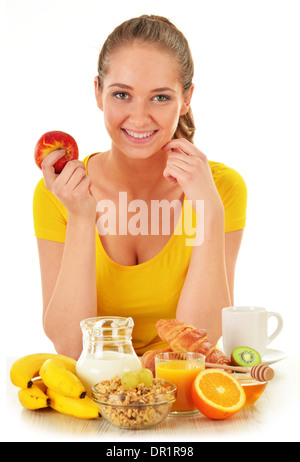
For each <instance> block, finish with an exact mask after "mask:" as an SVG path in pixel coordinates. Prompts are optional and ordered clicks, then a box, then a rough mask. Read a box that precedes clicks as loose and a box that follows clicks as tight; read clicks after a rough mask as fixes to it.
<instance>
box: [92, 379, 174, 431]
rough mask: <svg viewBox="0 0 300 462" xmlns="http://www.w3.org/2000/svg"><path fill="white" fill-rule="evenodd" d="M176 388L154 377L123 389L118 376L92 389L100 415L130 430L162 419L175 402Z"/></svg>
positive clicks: (150, 424) (111, 422)
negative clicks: (147, 383)
mask: <svg viewBox="0 0 300 462" xmlns="http://www.w3.org/2000/svg"><path fill="white" fill-rule="evenodd" d="M176 393H177V388H176V386H175V385H174V384H173V383H169V382H166V381H165V380H163V379H153V382H152V384H151V385H150V386H145V385H144V384H143V383H141V384H139V385H138V386H137V387H136V388H130V389H129V390H126V389H125V388H124V387H123V386H122V383H121V379H120V377H119V376H115V377H114V378H112V379H110V380H103V381H102V382H99V383H97V384H96V385H95V386H94V387H93V388H92V397H93V399H94V401H96V403H98V406H99V412H100V414H101V416H102V417H103V418H104V419H106V420H107V421H108V422H109V423H110V424H112V425H115V426H117V427H120V428H127V429H132V430H137V429H145V428H148V427H151V426H153V425H157V424H159V423H160V422H162V421H163V420H164V419H165V418H166V417H167V415H168V414H169V412H171V409H172V406H173V403H174V402H175V401H176Z"/></svg>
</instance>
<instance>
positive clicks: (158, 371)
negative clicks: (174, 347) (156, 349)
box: [155, 351, 205, 415]
mask: <svg viewBox="0 0 300 462" xmlns="http://www.w3.org/2000/svg"><path fill="white" fill-rule="evenodd" d="M204 369H205V356H204V355H202V354H200V353H193V352H176V351H171V352H165V353H159V354H157V355H156V356H155V375H156V377H158V378H161V379H165V380H166V381H167V382H171V383H173V384H174V385H176V387H177V399H176V401H175V403H174V404H173V407H172V411H171V414H172V415H178V414H180V415H183V414H189V415H190V414H198V413H199V410H198V409H197V408H196V406H195V404H194V402H193V400H192V396H191V387H192V383H193V381H194V379H195V377H196V375H198V374H199V372H201V371H203V370H204Z"/></svg>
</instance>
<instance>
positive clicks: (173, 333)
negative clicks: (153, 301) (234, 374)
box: [141, 319, 231, 373]
mask: <svg viewBox="0 0 300 462" xmlns="http://www.w3.org/2000/svg"><path fill="white" fill-rule="evenodd" d="M156 329H157V333H158V335H159V336H160V338H161V339H162V340H164V342H166V343H167V344H168V345H169V346H170V348H171V350H172V351H192V352H196V353H201V354H203V355H204V356H205V358H206V362H209V363H213V364H227V365H230V363H231V362H230V359H229V358H227V356H225V355H224V353H223V352H222V351H220V350H218V349H217V348H215V347H214V346H213V345H212V344H211V343H209V342H208V340H207V338H208V334H207V331H206V330H205V329H197V328H196V327H194V326H191V325H189V324H186V323H184V322H180V321H177V320H176V319H159V320H158V321H157V323H156ZM163 351H170V350H151V351H147V352H146V353H145V354H144V356H143V357H142V358H141V362H142V365H143V367H146V368H148V369H151V370H152V373H153V370H154V369H155V364H154V358H155V355H156V354H158V353H160V352H163Z"/></svg>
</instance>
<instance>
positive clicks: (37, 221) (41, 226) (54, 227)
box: [33, 178, 67, 242]
mask: <svg viewBox="0 0 300 462" xmlns="http://www.w3.org/2000/svg"><path fill="white" fill-rule="evenodd" d="M33 224H34V230H35V235H36V237H38V238H41V239H46V240H49V241H56V242H65V237H66V228H67V210H66V208H65V207H64V206H63V205H62V203H61V202H60V201H59V200H58V199H57V198H56V197H55V196H54V194H52V192H51V191H49V190H48V189H47V188H46V186H45V182H44V178H42V179H41V180H40V181H39V182H38V184H37V185H36V188H35V191H34V194H33Z"/></svg>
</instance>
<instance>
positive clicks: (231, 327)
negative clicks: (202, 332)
mask: <svg viewBox="0 0 300 462" xmlns="http://www.w3.org/2000/svg"><path fill="white" fill-rule="evenodd" d="M271 317H275V318H276V319H277V327H276V329H275V331H274V332H273V333H272V334H271V335H268V322H269V319H270V318H271ZM282 328H283V319H282V317H281V316H280V314H278V313H275V312H273V311H267V310H266V309H265V308H260V307H257V306H229V307H227V308H223V310H222V337H223V350H224V353H225V354H226V356H227V357H229V358H230V356H231V353H232V350H233V349H234V348H236V347H239V346H247V347H250V348H254V349H255V350H257V351H258V352H259V354H260V355H261V357H263V356H264V355H265V353H266V349H267V346H268V345H269V344H270V343H271V342H272V341H273V340H274V339H275V337H277V335H279V334H280V332H281V330H282Z"/></svg>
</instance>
